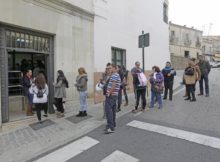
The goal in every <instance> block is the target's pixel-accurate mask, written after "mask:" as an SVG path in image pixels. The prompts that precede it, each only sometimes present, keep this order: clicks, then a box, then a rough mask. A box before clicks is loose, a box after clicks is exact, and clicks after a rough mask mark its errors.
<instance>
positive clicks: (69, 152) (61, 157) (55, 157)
mask: <svg viewBox="0 0 220 162" xmlns="http://www.w3.org/2000/svg"><path fill="white" fill-rule="evenodd" d="M98 143H99V141H97V140H95V139H93V138H90V137H83V138H81V139H79V140H77V141H75V142H73V143H71V144H69V145H67V146H64V147H62V148H60V149H58V150H56V151H54V152H52V153H50V154H48V155H46V156H44V157H42V158H40V159H38V160H36V162H64V161H67V160H69V159H71V158H73V157H74V156H76V155H78V154H80V153H82V152H84V151H86V150H88V149H89V148H91V147H93V146H95V145H96V144H98Z"/></svg>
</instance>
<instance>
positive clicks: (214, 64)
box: [209, 61, 220, 68]
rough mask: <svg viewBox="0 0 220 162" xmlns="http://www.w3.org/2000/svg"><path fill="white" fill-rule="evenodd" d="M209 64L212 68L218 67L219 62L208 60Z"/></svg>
mask: <svg viewBox="0 0 220 162" xmlns="http://www.w3.org/2000/svg"><path fill="white" fill-rule="evenodd" d="M209 64H210V66H211V67H212V68H218V67H220V62H217V61H210V62H209Z"/></svg>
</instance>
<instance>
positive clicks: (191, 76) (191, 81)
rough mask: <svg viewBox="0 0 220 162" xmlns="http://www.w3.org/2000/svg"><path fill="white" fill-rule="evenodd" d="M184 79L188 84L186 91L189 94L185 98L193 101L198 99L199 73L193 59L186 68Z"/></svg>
mask: <svg viewBox="0 0 220 162" xmlns="http://www.w3.org/2000/svg"><path fill="white" fill-rule="evenodd" d="M184 80H185V84H186V92H187V95H188V97H187V98H186V99H185V100H189V101H191V102H194V101H196V97H195V84H196V80H197V73H196V70H195V64H194V63H193V61H190V62H189V63H188V67H187V68H186V69H185V70H184Z"/></svg>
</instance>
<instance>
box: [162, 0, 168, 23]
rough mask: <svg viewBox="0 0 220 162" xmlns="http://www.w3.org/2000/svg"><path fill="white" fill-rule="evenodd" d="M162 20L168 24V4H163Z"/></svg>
mask: <svg viewBox="0 0 220 162" xmlns="http://www.w3.org/2000/svg"><path fill="white" fill-rule="evenodd" d="M163 21H164V22H165V23H167V24H168V5H167V4H166V3H164V4H163Z"/></svg>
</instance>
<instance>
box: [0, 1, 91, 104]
mask: <svg viewBox="0 0 220 162" xmlns="http://www.w3.org/2000/svg"><path fill="white" fill-rule="evenodd" d="M72 2H74V1H72ZM75 2H76V3H75V4H82V5H83V8H85V9H88V10H89V11H91V10H92V3H93V2H92V0H87V2H88V3H80V1H79V0H77V1H75ZM0 4H1V5H0V22H4V23H9V24H13V25H17V26H21V27H25V28H30V29H34V30H39V31H43V32H48V33H51V34H54V35H55V49H54V50H55V62H54V65H55V76H56V71H57V70H59V69H61V70H63V71H64V73H65V74H66V76H67V78H68V80H69V82H70V88H69V89H68V95H67V96H68V99H71V100H72V99H73V98H77V99H78V93H77V92H76V89H75V87H74V81H75V77H76V75H77V74H78V71H77V69H78V68H79V67H80V66H83V67H85V68H86V70H87V72H88V75H89V91H90V93H92V92H93V89H92V85H93V72H94V68H93V67H94V62H93V48H94V47H93V41H94V40H93V32H94V23H93V20H92V19H91V18H90V19H87V18H85V17H86V16H84V15H80V14H81V13H79V14H78V15H79V16H74V15H72V14H68V11H66V12H65V10H63V11H60V10H58V9H57V8H56V7H54V6H49V5H48V6H47V5H43V4H41V3H37V2H36V1H32V0H16V2H15V1H14V0H7V1H6V0H0ZM87 5H88V6H87Z"/></svg>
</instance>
